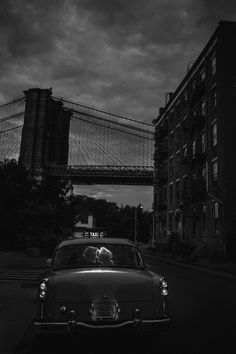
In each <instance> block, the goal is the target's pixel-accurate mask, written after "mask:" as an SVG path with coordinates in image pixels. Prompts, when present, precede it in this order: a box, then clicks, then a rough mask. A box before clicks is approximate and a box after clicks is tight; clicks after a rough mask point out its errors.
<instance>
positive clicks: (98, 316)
mask: <svg viewBox="0 0 236 354" xmlns="http://www.w3.org/2000/svg"><path fill="white" fill-rule="evenodd" d="M90 312H91V315H92V319H93V320H94V321H97V320H116V319H117V317H118V306H117V304H116V303H109V302H108V303H93V304H92V307H91V310H90Z"/></svg>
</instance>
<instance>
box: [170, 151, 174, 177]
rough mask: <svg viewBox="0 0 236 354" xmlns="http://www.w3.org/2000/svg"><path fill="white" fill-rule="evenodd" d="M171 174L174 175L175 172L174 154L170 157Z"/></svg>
mask: <svg viewBox="0 0 236 354" xmlns="http://www.w3.org/2000/svg"><path fill="white" fill-rule="evenodd" d="M169 168H170V176H173V173H174V164H173V156H172V157H171V158H170V166H169Z"/></svg>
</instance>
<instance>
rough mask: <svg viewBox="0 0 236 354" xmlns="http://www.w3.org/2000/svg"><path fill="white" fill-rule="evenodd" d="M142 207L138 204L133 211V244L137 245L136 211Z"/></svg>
mask: <svg viewBox="0 0 236 354" xmlns="http://www.w3.org/2000/svg"><path fill="white" fill-rule="evenodd" d="M142 208H143V206H142V204H139V205H138V206H137V207H135V209H134V242H135V243H137V235H138V230H137V224H138V210H139V209H142Z"/></svg>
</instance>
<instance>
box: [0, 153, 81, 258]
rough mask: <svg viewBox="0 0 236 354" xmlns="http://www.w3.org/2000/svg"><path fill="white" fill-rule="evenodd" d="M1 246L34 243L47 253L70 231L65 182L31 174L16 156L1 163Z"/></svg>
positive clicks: (72, 210)
mask: <svg viewBox="0 0 236 354" xmlns="http://www.w3.org/2000/svg"><path fill="white" fill-rule="evenodd" d="M0 195H1V198H0V221H1V230H2V232H1V234H2V237H1V245H0V247H1V248H5V249H19V248H26V247H31V246H36V247H39V248H40V249H41V251H43V252H44V253H48V252H50V251H51V249H52V248H53V247H54V246H55V244H56V243H57V242H58V240H60V239H61V238H64V237H65V235H70V234H72V233H73V226H74V223H75V207H74V198H73V196H71V195H68V187H67V186H66V184H65V183H62V182H59V181H57V182H55V181H50V180H42V181H41V182H40V183H39V181H37V180H35V179H32V178H30V175H29V174H28V172H27V171H26V169H25V168H24V167H23V166H21V165H19V164H18V163H17V162H16V161H15V160H10V161H8V160H5V161H4V162H2V163H1V164H0Z"/></svg>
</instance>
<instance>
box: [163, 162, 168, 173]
mask: <svg viewBox="0 0 236 354" xmlns="http://www.w3.org/2000/svg"><path fill="white" fill-rule="evenodd" d="M163 169H164V176H165V177H167V176H168V164H167V161H165V162H164V167H163Z"/></svg>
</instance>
